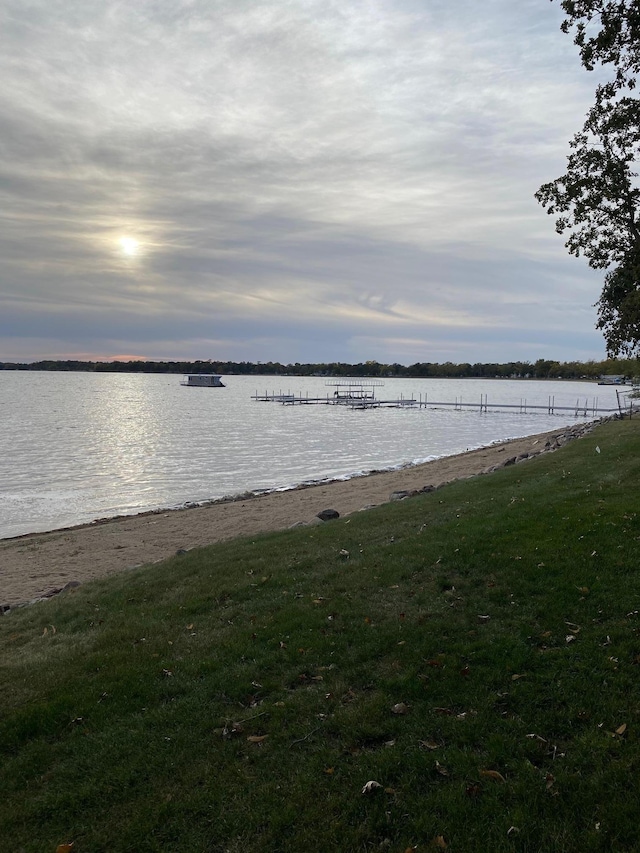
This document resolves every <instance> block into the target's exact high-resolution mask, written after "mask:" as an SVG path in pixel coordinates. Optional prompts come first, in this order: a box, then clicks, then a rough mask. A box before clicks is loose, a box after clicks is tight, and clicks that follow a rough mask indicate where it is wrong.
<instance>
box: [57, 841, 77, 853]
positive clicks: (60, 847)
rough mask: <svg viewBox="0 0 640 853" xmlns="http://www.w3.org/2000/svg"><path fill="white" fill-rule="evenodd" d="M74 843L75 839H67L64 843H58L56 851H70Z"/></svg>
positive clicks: (69, 852)
mask: <svg viewBox="0 0 640 853" xmlns="http://www.w3.org/2000/svg"><path fill="white" fill-rule="evenodd" d="M74 844H75V841H67V842H66V843H65V844H58V846H57V847H56V853H71V850H73V846H74Z"/></svg>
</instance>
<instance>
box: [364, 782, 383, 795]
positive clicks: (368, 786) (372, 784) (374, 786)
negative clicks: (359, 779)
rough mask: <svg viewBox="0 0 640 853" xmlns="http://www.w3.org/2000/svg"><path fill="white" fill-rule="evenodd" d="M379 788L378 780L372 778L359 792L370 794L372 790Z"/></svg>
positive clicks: (380, 786)
mask: <svg viewBox="0 0 640 853" xmlns="http://www.w3.org/2000/svg"><path fill="white" fill-rule="evenodd" d="M379 788H382V785H381V784H380V782H376V781H375V779H372V780H371V781H370V782H367V784H366V785H365V786H364V787H363V789H362V791H361V792H360V793H361V794H372V793H373V792H374V791H377V790H378V789H379Z"/></svg>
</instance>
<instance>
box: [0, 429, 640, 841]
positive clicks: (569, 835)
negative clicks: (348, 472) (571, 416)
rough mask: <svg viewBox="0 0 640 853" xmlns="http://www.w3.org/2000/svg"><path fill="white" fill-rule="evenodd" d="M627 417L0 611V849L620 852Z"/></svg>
mask: <svg viewBox="0 0 640 853" xmlns="http://www.w3.org/2000/svg"><path fill="white" fill-rule="evenodd" d="M638 423H639V422H638V420H637V419H611V420H609V421H607V422H604V423H599V424H598V425H596V426H595V428H594V429H593V430H592V431H590V432H589V433H588V434H586V435H584V436H583V437H582V438H580V440H579V441H570V442H565V443H563V444H562V446H560V447H558V448H557V449H556V450H555V451H554V452H553V453H542V454H539V455H537V456H536V457H535V458H532V459H528V460H527V461H526V462H525V463H524V464H511V465H506V466H505V465H502V466H501V467H499V468H498V469H497V470H494V471H493V473H491V474H489V475H488V476H479V477H471V478H468V479H461V478H457V479H456V480H455V482H450V483H448V484H447V485H445V486H443V487H442V488H438V489H436V490H434V491H426V492H423V493H421V494H416V495H415V496H414V497H411V498H410V499H407V500H399V501H389V500H388V495H387V499H386V502H385V503H383V504H382V505H380V506H377V507H374V508H372V509H369V510H367V511H365V512H353V513H351V514H349V515H347V516H346V517H343V516H341V517H340V518H338V519H336V520H333V521H329V522H326V523H321V524H318V525H312V526H301V527H296V528H295V529H290V530H285V531H281V532H272V533H264V534H258V533H253V532H250V533H248V535H244V536H241V537H240V538H235V539H233V540H232V541H228V542H219V543H217V544H214V545H210V546H207V547H197V548H194V549H193V550H188V551H186V553H180V554H174V556H173V557H171V558H170V559H168V560H164V561H162V562H159V563H157V564H154V565H148V566H145V567H140V568H138V569H136V570H135V571H130V572H119V573H117V574H115V575H113V576H111V577H104V578H101V579H98V580H95V581H94V582H92V583H86V584H82V585H81V586H79V587H77V588H75V589H71V590H69V592H67V593H66V594H64V595H59V596H55V597H54V598H52V599H51V600H49V601H46V602H41V603H38V604H35V605H34V606H31V607H24V608H19V609H17V610H15V612H12V613H11V614H10V615H9V616H7V617H1V618H0V648H1V649H2V653H1V655H0V753H1V755H2V761H1V762H0V827H1V828H2V837H3V842H4V844H5V846H6V847H7V849H11V850H14V849H15V850H21V851H24V853H41V851H43V850H45V851H46V850H51V851H54V850H56V849H58V850H65V851H68V850H73V853H107V851H109V853H126V852H128V851H131V850H136V852H137V853H165V851H167V850H171V851H173V853H193V851H195V850H198V851H206V853H240V851H245V850H251V851H254V853H298V851H300V850H305V851H309V853H325V851H328V850H345V851H347V850H348V851H360V850H361V851H365V850H379V851H389V853H406V851H408V850H411V851H416V853H429V851H435V850H439V851H442V850H450V851H452V853H476V851H478V853H479V851H485V850H492V851H496V853H514V851H528V850H531V851H532V850H544V851H545V853H596V851H598V853H599V851H603V850H607V851H616V853H631V851H635V850H637V849H638V847H637V803H638V800H639V798H640V776H639V774H638V772H637V768H638V765H639V764H640V736H639V733H640V694H639V692H638V666H639V665H640V621H639V620H640V615H639V613H640V574H639V573H638V570H637V569H638V564H639V563H640V503H639V499H638V492H637V483H638V480H639V479H640V429H639V427H638ZM536 446H537V445H536ZM506 453H507V451H506V450H505V451H504V452H503V453H502V455H503V456H504V455H505V454H506ZM367 479H369V480H372V479H374V478H363V480H367ZM358 482H360V481H357V480H354V481H350V483H348V484H346V485H349V486H351V485H353V484H354V483H358ZM312 491H313V490H312V489H308V490H303V491H300V492H299V493H298V495H305V494H310V493H311V492H312ZM262 501H263V499H262V498H257V499H255V500H254V501H249V502H247V505H249V504H251V503H253V504H254V505H255V506H259V505H260V504H261V502H262ZM316 503H317V502H315V501H314V505H315V504H316ZM323 503H324V502H323ZM228 506H232V504H229V505H228ZM199 512H200V510H187V511H186V512H185V513H184V515H185V517H189V514H190V513H194V514H197V513H199ZM169 515H170V516H171V515H173V516H175V515H176V514H169ZM191 517H192V518H196V517H197V515H192V516H191ZM157 521H158V525H157V528H156V529H157V530H160V527H161V526H162V525H164V524H165V523H168V522H169V519H163V518H158V519H157ZM122 523H124V522H122ZM107 528H108V525H99V526H98V527H96V528H95V529H94V530H95V531H99V530H103V531H104V530H105V529H107ZM152 529H153V528H152ZM91 532H94V531H91ZM44 538H46V537H44ZM41 541H43V542H44V539H43V540H41ZM150 542H151V540H150ZM3 544H6V543H3ZM24 544H25V545H26V555H27V556H28V554H29V549H31V548H32V551H31V554H32V556H36V555H37V542H36V543H34V544H33V547H32V545H31V544H29V543H28V542H27V541H25V543H24ZM85 558H86V555H85ZM26 565H28V563H26ZM59 845H61V846H59Z"/></svg>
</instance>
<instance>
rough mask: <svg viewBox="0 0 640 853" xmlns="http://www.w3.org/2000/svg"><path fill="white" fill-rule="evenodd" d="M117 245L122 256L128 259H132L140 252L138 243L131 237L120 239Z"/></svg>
mask: <svg viewBox="0 0 640 853" xmlns="http://www.w3.org/2000/svg"><path fill="white" fill-rule="evenodd" d="M118 245H119V246H120V251H121V252H122V254H123V255H126V256H127V257H128V258H134V257H135V256H136V255H137V254H139V252H140V243H139V242H138V241H137V240H134V239H133V237H120V239H119V240H118Z"/></svg>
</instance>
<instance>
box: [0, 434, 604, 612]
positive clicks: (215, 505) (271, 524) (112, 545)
mask: <svg viewBox="0 0 640 853" xmlns="http://www.w3.org/2000/svg"><path fill="white" fill-rule="evenodd" d="M597 423H598V421H595V422H590V423H581V424H579V425H576V426H574V427H562V428H561V429H556V430H550V431H547V432H544V433H538V434H536V435H529V436H526V437H524V438H514V439H509V440H507V441H503V442H497V443H494V444H490V445H487V446H484V447H480V448H476V449H474V450H468V451H465V452H463V453H459V454H456V455H454V456H445V457H440V458H438V459H434V460H431V461H429V462H424V463H420V464H417V465H408V466H404V467H401V468H394V469H391V470H385V471H373V472H369V473H365V474H362V475H356V476H353V477H350V478H349V479H342V480H327V481H321V482H319V483H302V484H300V485H297V486H293V487H291V488H289V489H284V490H280V491H269V492H266V493H259V492H258V493H255V492H251V493H245V494H242V495H238V496H230V497H229V498H221V499H218V500H214V501H211V502H206V503H197V504H193V505H186V506H184V507H180V508H176V509H160V510H149V511H146V512H142V513H139V514H136V515H120V516H115V517H112V518H104V519H99V520H96V521H93V522H90V523H88V524H81V525H78V526H75V527H67V528H61V529H58V530H53V531H49V532H43V533H32V534H23V535H20V536H16V537H11V538H8V539H2V540H0V613H1V612H3V611H8V610H10V609H13V608H15V607H17V606H20V605H23V604H26V603H30V602H32V601H37V600H40V599H46V598H50V597H51V596H53V595H56V594H57V593H59V592H60V591H61V590H62V589H63V588H64V587H65V585H67V584H71V585H74V586H75V585H77V584H79V583H85V582H87V581H89V580H93V579H95V578H99V577H105V576H107V575H110V574H114V573H117V572H121V571H126V570H127V569H132V568H136V567H138V566H142V565H148V564H150V563H155V562H159V561H161V560H164V559H167V558H169V557H172V556H174V555H175V554H176V552H178V551H180V552H183V551H188V550H191V549H192V548H197V547H203V546H206V545H210V544H213V543H215V542H220V541H224V540H229V539H233V538H236V537H239V536H251V535H257V534H260V533H267V532H272V531H278V530H286V529H287V528H290V527H294V526H297V525H304V524H309V523H315V518H316V516H317V513H319V512H321V511H322V510H324V509H329V508H331V509H335V510H337V511H338V512H339V514H340V516H341V517H342V516H348V515H350V514H352V513H354V512H358V511H361V510H363V509H366V508H371V507H372V506H377V505H379V504H382V503H386V502H388V501H389V500H390V499H391V495H392V494H393V493H394V492H409V493H413V494H415V493H418V492H420V491H428V490H431V489H433V488H439V487H440V486H443V485H445V484H446V483H450V482H452V481H454V480H458V479H465V478H468V477H473V476H476V475H478V474H482V473H489V472H490V471H491V470H495V468H500V467H504V464H505V462H507V463H514V462H516V461H523V460H524V459H527V458H529V457H530V456H535V455H538V454H539V453H541V452H545V451H549V450H553V449H555V448H556V447H558V446H560V444H562V443H564V442H566V441H568V440H571V439H573V438H578V437H580V436H581V435H583V434H585V432H589V431H590V430H591V429H593V427H594V426H595V425H596V424H597ZM507 449H508V451H509V452H507ZM318 523H322V522H319V521H318Z"/></svg>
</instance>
